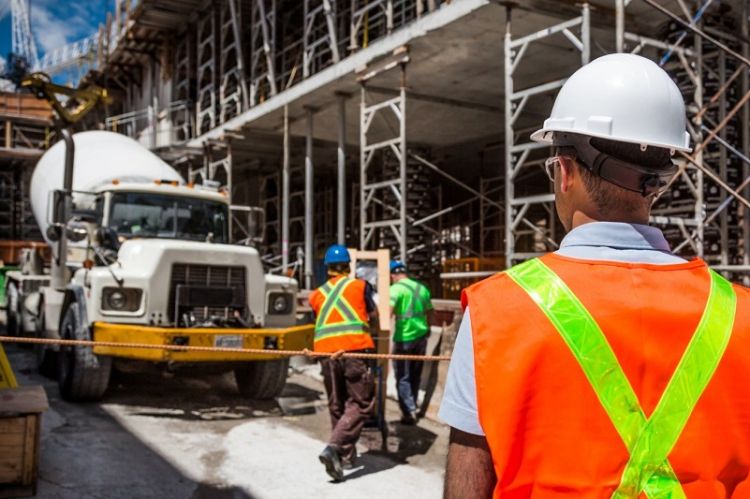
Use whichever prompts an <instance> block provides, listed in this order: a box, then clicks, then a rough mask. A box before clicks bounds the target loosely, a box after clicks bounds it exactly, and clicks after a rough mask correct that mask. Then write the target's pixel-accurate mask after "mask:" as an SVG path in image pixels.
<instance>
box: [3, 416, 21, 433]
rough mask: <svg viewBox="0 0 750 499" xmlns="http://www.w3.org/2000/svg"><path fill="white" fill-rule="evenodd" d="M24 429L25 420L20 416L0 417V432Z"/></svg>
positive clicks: (16, 431)
mask: <svg viewBox="0 0 750 499" xmlns="http://www.w3.org/2000/svg"><path fill="white" fill-rule="evenodd" d="M25 429H26V421H25V420H24V418H22V417H13V418H0V434H2V433H20V434H23V432H24V430H25Z"/></svg>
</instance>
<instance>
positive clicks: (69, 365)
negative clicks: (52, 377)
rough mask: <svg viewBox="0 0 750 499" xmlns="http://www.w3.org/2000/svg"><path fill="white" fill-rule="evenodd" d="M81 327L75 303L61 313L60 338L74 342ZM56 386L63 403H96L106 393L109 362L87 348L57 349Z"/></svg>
mask: <svg viewBox="0 0 750 499" xmlns="http://www.w3.org/2000/svg"><path fill="white" fill-rule="evenodd" d="M80 327H81V317H80V312H79V309H78V307H77V306H76V304H75V302H74V303H71V304H70V305H69V306H68V308H67V310H66V311H65V316H64V317H63V322H62V327H61V328H60V336H62V338H63V339H66V340H73V339H76V334H75V331H77V330H78V329H79V328H80ZM57 368H58V369H57V372H58V378H57V383H58V386H59V387H60V394H61V395H62V397H63V398H64V399H65V400H70V401H75V402H78V401H83V400H99V399H101V398H102V396H103V395H104V392H105V391H106V390H107V385H108V384H109V375H110V372H111V371H112V358H111V357H101V356H98V355H96V354H94V352H93V351H92V350H91V347H80V346H74V347H62V346H61V347H60V352H59V354H58V356H57Z"/></svg>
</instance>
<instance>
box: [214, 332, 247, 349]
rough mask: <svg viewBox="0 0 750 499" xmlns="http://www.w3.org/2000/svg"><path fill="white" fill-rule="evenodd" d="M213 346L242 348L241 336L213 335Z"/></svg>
mask: <svg viewBox="0 0 750 499" xmlns="http://www.w3.org/2000/svg"><path fill="white" fill-rule="evenodd" d="M214 346H215V347H219V348H242V336H238V335H236V334H220V335H217V336H214Z"/></svg>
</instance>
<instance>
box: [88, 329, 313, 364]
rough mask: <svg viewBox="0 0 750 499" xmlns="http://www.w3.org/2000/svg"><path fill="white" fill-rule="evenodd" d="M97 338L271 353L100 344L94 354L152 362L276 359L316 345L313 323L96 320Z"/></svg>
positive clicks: (96, 339) (94, 330)
mask: <svg viewBox="0 0 750 499" xmlns="http://www.w3.org/2000/svg"><path fill="white" fill-rule="evenodd" d="M93 332H94V334H93V336H94V341H102V342H112V343H146V344H149V345H183V346H196V347H231V348H252V349H264V350H267V351H268V352H269V353H268V354H250V353H240V352H201V351H185V352H180V351H173V350H159V349H151V348H148V349H147V348H128V347H110V346H96V347H94V353H95V354H97V355H106V356H109V357H119V358H125V359H136V360H145V361H151V362H238V361H239V362H241V361H252V360H272V359H279V358H281V357H282V356H280V355H273V353H272V352H273V351H274V350H302V349H304V348H309V349H311V350H312V348H313V326H312V325H311V324H308V325H303V326H293V327H288V328H269V329H233V328H227V329H218V328H165V327H155V326H144V325H139V324H110V323H105V322H96V323H94V326H93Z"/></svg>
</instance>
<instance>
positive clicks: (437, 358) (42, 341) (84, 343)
mask: <svg viewBox="0 0 750 499" xmlns="http://www.w3.org/2000/svg"><path fill="white" fill-rule="evenodd" d="M0 343H31V344H37V345H61V346H79V347H97V346H99V347H115V348H116V347H124V348H144V349H151V350H171V351H175V352H191V351H192V352H231V353H247V354H254V355H274V356H278V355H282V356H285V357H292V356H295V355H304V356H306V357H311V358H318V357H321V358H322V357H334V358H348V359H383V360H414V361H424V362H441V361H449V360H451V358H450V356H449V355H403V354H383V353H362V352H335V353H328V352H313V351H311V350H308V349H307V348H305V349H304V350H267V349H263V348H231V347H198V346H190V345H153V344H150V343H119V342H112V341H89V340H62V339H60V340H58V339H50V338H17V337H15V336H0Z"/></svg>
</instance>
